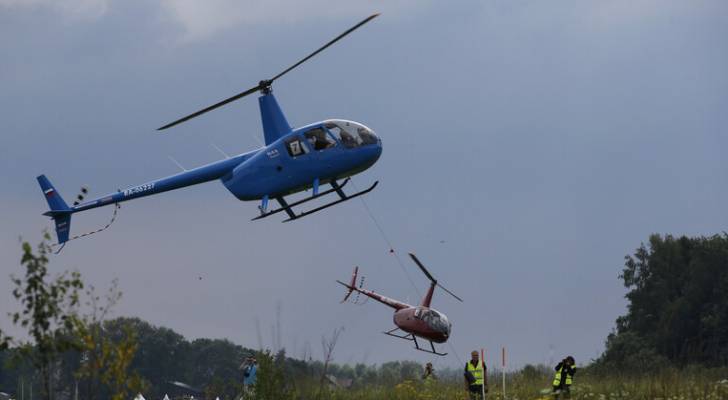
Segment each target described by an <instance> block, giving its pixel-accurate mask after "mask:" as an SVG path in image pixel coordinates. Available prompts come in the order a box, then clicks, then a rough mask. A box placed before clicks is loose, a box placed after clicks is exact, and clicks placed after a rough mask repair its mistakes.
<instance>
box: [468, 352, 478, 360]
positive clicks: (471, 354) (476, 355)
mask: <svg viewBox="0 0 728 400" xmlns="http://www.w3.org/2000/svg"><path fill="white" fill-rule="evenodd" d="M470 359H471V360H473V361H478V360H479V359H480V355H479V354H478V352H477V351H475V350H473V351H471V352H470Z"/></svg>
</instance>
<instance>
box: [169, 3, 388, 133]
mask: <svg viewBox="0 0 728 400" xmlns="http://www.w3.org/2000/svg"><path fill="white" fill-rule="evenodd" d="M378 16H379V13H377V14H372V15H370V16H368V17H367V18H365V19H363V20H362V21H361V22H359V23H358V24H356V25H354V26H352V27H351V28H349V29H348V30H346V31H345V32H344V33H342V34H340V35H339V36H337V37H335V38H334V39H333V40H331V41H329V42H328V43H326V44H325V45H323V46H321V47H320V48H318V49H317V50H316V51H314V52H313V53H311V54H309V55H307V56H306V57H304V58H302V59H301V60H300V61H298V62H297V63H295V64H293V65H291V66H290V67H288V68H286V69H285V70H283V71H282V72H280V73H279V74H278V75H275V76H274V77H273V78H271V79H263V80H262V81H260V82H258V85H256V86H253V87H252V88H250V89H248V90H245V91H243V92H240V93H238V94H236V95H235V96H232V97H228V98H227V99H225V100H223V101H220V102H218V103H215V104H213V105H211V106H209V107H206V108H203V109H202V110H199V111H196V112H194V113H192V114H190V115H187V116H185V117H182V118H180V119H178V120H176V121H174V122H170V123H169V124H167V125H164V126H162V127H160V128H157V130H158V131H162V130H165V129H167V128H171V127H173V126H175V125H177V124H181V123H182V122H185V121H188V120H190V119H192V118H195V117H199V116H200V115H202V114H204V113H206V112H208V111H212V110H214V109H216V108H218V107H222V106H224V105H225V104H228V103H231V102H233V101H235V100H238V99H241V98H243V97H245V96H248V95H250V94H253V93H255V92H257V91H260V92H262V93H263V94H268V93H270V92H271V85H272V84H273V82H274V81H275V80H276V79H278V78H280V77H282V76H283V75H285V74H287V73H289V72H290V71H291V70H293V69H294V68H296V67H298V66H299V65H301V64H303V63H304V62H306V61H308V60H309V59H310V58H312V57H313V56H315V55H317V54H318V53H320V52H322V51H324V50H325V49H326V48H328V47H329V46H331V45H332V44H334V43H336V42H338V41H339V40H341V39H342V38H344V37H345V36H346V35H348V34H350V33H351V32H353V31H355V30H356V29H358V28H359V27H361V26H362V25H364V24H366V23H367V22H369V21H371V20H373V19H374V18H376V17H378Z"/></svg>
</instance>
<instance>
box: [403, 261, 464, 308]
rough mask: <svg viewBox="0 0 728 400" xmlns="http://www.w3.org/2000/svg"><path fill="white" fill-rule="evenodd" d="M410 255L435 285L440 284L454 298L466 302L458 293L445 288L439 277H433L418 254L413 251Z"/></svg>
mask: <svg viewBox="0 0 728 400" xmlns="http://www.w3.org/2000/svg"><path fill="white" fill-rule="evenodd" d="M409 256H410V257H411V258H412V261H414V262H415V264H417V266H418V267H420V269H421V270H422V272H424V274H425V275H426V276H427V278H429V279H430V281H432V283H434V284H435V285H437V286H438V287H439V288H440V289H442V290H444V291H446V292H447V293H448V294H449V295H450V296H452V297H454V298H456V299H458V300H460V302H461V303H464V301H463V299H461V298H460V297H458V296H457V295H456V294H455V293H453V292H451V291H449V290H447V289H446V288H445V286H442V285H441V284H439V283H437V279H435V278H434V277H433V276H432V275H431V274H430V272H429V271H428V270H427V268H425V266H424V265H422V263H421V262H420V260H419V259H418V258H417V256H416V255H414V254H413V253H409Z"/></svg>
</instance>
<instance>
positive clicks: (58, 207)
mask: <svg viewBox="0 0 728 400" xmlns="http://www.w3.org/2000/svg"><path fill="white" fill-rule="evenodd" d="M37 179H38V184H40V189H41V190H42V191H43V194H44V195H45V198H46V201H47V202H48V207H49V208H50V211H47V212H45V213H44V214H43V215H46V216H49V217H51V218H53V222H54V223H55V225H56V236H57V237H58V244H63V243H65V242H67V241H68V236H69V234H70V232H71V214H72V213H73V210H72V209H71V208H69V207H68V205H67V204H66V202H65V201H64V200H63V197H61V194H60V193H58V191H56V188H54V187H53V184H51V181H49V180H48V178H46V176H45V175H41V176H39V177H38V178H37Z"/></svg>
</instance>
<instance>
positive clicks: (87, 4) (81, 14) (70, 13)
mask: <svg viewBox="0 0 728 400" xmlns="http://www.w3.org/2000/svg"><path fill="white" fill-rule="evenodd" d="M110 2H111V0H64V1H55V0H0V8H6V9H11V10H13V9H15V10H31V11H34V10H44V9H50V10H52V11H55V12H56V13H58V14H60V15H62V16H63V17H65V18H68V19H69V20H96V19H98V18H101V17H103V16H104V15H105V14H106V13H107V12H108V10H109V5H110V4H109V3H110Z"/></svg>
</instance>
